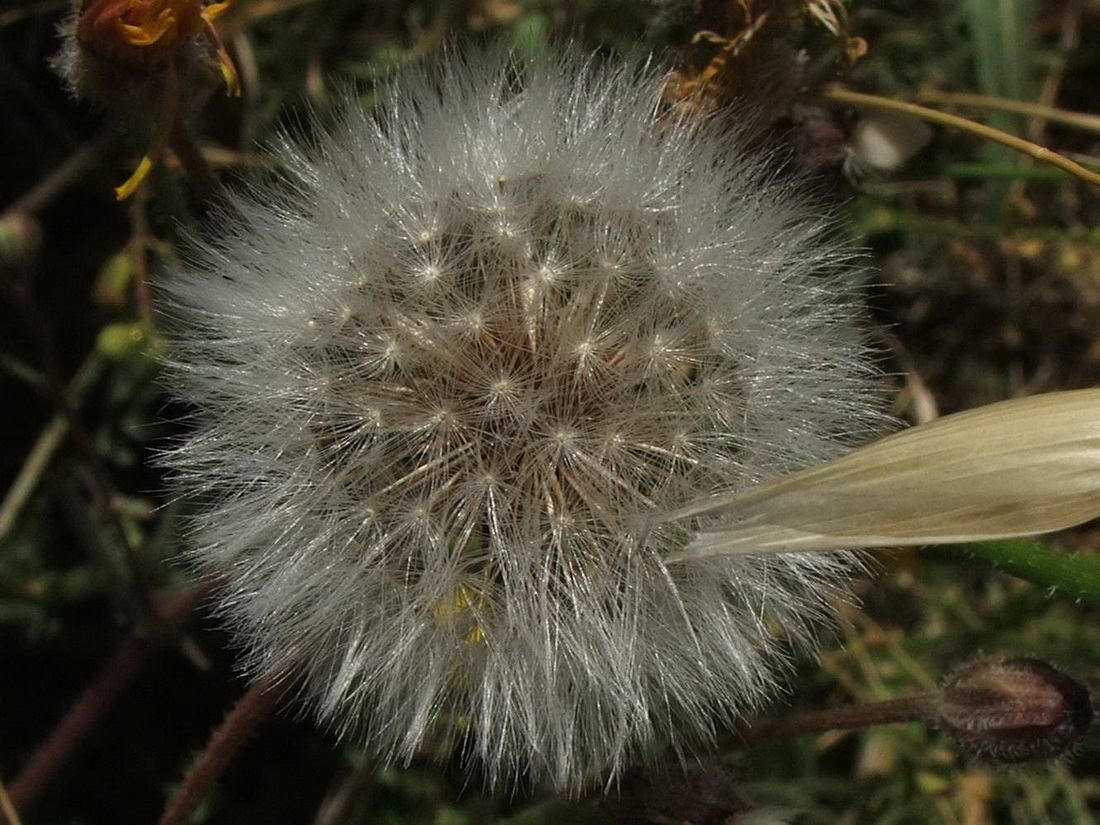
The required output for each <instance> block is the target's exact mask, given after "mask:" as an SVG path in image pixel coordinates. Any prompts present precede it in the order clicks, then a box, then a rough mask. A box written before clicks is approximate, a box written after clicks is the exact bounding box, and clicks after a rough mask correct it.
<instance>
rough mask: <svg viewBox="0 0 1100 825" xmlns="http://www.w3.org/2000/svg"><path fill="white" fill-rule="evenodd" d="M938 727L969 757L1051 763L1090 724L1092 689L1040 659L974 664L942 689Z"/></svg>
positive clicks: (998, 760)
mask: <svg viewBox="0 0 1100 825" xmlns="http://www.w3.org/2000/svg"><path fill="white" fill-rule="evenodd" d="M937 711H938V712H937V718H936V723H937V725H938V726H939V728H940V729H941V730H942V731H943V732H944V733H946V734H947V735H948V736H950V737H951V738H952V739H953V740H955V742H956V743H958V745H959V747H960V748H962V749H963V750H964V751H966V752H967V753H969V754H971V755H973V756H977V757H980V758H982V759H985V760H988V761H990V762H1026V761H1028V760H1031V759H1052V758H1054V757H1057V756H1062V755H1064V754H1065V753H1066V752H1067V751H1069V750H1070V749H1072V748H1073V747H1074V746H1076V745H1077V744H1078V743H1079V742H1080V741H1081V738H1082V737H1083V736H1084V735H1085V733H1086V732H1087V731H1088V729H1089V726H1090V725H1091V724H1092V718H1093V710H1092V701H1091V697H1090V695H1089V691H1088V689H1087V688H1086V687H1085V686H1084V685H1082V684H1081V683H1080V682H1078V681H1077V680H1076V679H1074V678H1073V677H1071V676H1068V675H1066V674H1065V673H1063V672H1062V671H1060V670H1058V669H1056V668H1054V667H1051V666H1050V665H1049V664H1047V663H1046V662H1043V661H1040V660H1039V659H1028V658H1019V659H1003V660H986V661H979V662H974V663H972V664H969V665H967V666H966V667H964V668H963V669H962V670H960V671H959V672H958V673H956V674H955V675H954V676H953V677H952V678H951V680H950V681H949V682H948V683H947V686H946V687H945V688H944V690H943V694H942V696H941V698H940V702H939V707H938V708H937Z"/></svg>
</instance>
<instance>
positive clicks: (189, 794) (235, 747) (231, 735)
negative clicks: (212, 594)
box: [160, 672, 291, 825]
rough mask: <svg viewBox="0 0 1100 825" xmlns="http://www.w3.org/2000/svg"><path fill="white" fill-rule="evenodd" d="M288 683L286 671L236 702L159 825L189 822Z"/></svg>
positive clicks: (170, 803) (279, 697)
mask: <svg viewBox="0 0 1100 825" xmlns="http://www.w3.org/2000/svg"><path fill="white" fill-rule="evenodd" d="M290 681H291V680H290V678H289V677H288V675H287V674H286V673H285V672H280V673H277V674H275V675H273V676H269V677H267V678H266V679H263V680H261V681H259V682H257V683H256V684H254V685H253V686H252V687H251V688H250V689H249V690H248V692H247V693H246V694H245V695H244V696H242V697H241V698H240V699H239V700H238V701H237V704H236V705H234V706H233V709H232V710H231V711H229V715H228V716H226V717H225V721H223V722H222V723H221V725H220V726H219V727H218V728H217V729H216V730H215V731H214V733H213V734H212V735H211V737H210V741H209V742H207V744H206V748H205V749H204V750H203V751H202V753H200V754H199V755H198V757H196V759H195V761H194V763H192V765H191V769H190V770H189V771H188V772H187V776H185V777H184V779H183V782H182V784H181V785H180V786H179V788H178V789H177V790H176V793H175V795H174V796H173V797H172V798H171V799H170V800H169V801H168V806H167V807H166V808H165V809H164V814H163V815H162V816H161V819H160V825H187V823H189V822H190V821H191V816H192V815H193V814H194V812H195V809H196V808H197V807H198V806H199V803H200V802H202V800H203V799H204V798H205V797H206V795H207V794H208V793H209V792H210V789H211V788H212V787H213V786H214V783H215V782H217V781H218V779H219V778H220V777H221V775H222V774H223V773H224V772H225V769H226V768H227V767H229V764H230V763H231V762H232V761H233V758H234V757H235V756H236V755H237V752H238V751H239V750H240V749H241V747H242V746H243V745H244V743H245V742H247V741H248V738H249V737H250V736H251V735H252V734H253V733H255V731H256V729H257V728H258V727H259V726H260V724H261V723H262V722H263V721H264V720H265V719H267V717H268V716H270V715H271V714H272V712H273V711H274V710H275V708H276V706H277V705H278V704H279V700H280V699H281V698H282V697H283V695H284V694H285V693H286V691H287V688H288V687H289V686H290Z"/></svg>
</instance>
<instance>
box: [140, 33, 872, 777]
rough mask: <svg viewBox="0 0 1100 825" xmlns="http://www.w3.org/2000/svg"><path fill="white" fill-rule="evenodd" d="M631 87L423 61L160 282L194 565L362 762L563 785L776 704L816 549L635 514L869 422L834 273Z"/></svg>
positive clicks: (827, 567) (806, 211)
mask: <svg viewBox="0 0 1100 825" xmlns="http://www.w3.org/2000/svg"><path fill="white" fill-rule="evenodd" d="M661 85H662V77H661V75H660V74H659V73H658V72H655V71H654V70H652V69H651V68H648V67H645V66H639V65H622V64H612V65H610V66H608V65H602V64H599V63H598V62H597V61H596V60H595V59H586V58H583V57H578V56H575V55H573V56H564V57H562V56H549V55H544V56H541V57H536V58H532V59H520V58H518V57H515V56H510V55H507V54H503V53H488V54H486V53H479V54H477V55H475V56H473V57H466V58H462V57H459V56H456V55H454V54H451V55H449V56H447V57H444V58H442V59H441V60H439V61H437V62H436V63H435V64H434V65H433V66H432V67H429V68H425V69H420V70H416V71H414V72H412V73H411V74H408V75H406V76H405V77H403V78H400V79H399V80H398V81H396V83H395V85H394V87H393V90H392V91H391V92H390V93H389V94H388V96H387V97H386V98H385V100H384V102H383V104H382V105H381V107H380V109H379V111H377V112H376V113H372V112H368V111H364V110H362V109H361V108H358V107H356V106H355V105H349V106H348V107H347V108H346V111H345V112H344V115H343V117H342V118H341V120H340V121H339V123H338V126H337V128H336V130H335V131H334V133H333V134H332V135H331V136H328V137H322V138H319V139H316V140H312V141H299V140H295V139H286V140H284V141H283V142H282V144H281V146H280V148H279V149H278V161H279V162H280V164H281V166H282V169H283V171H284V177H283V180H282V181H280V182H277V183H258V184H256V185H254V187H253V188H252V189H250V190H249V191H247V192H246V193H244V194H240V195H238V196H236V198H235V203H234V211H233V216H232V218H229V217H227V218H226V220H225V223H224V225H223V226H221V227H219V232H220V238H219V239H218V240H215V241H211V242H210V243H209V245H208V246H207V247H206V249H205V250H203V251H201V252H200V254H199V256H198V257H199V261H198V263H196V264H194V265H193V266H192V267H191V268H190V269H189V270H188V271H185V272H184V273H182V274H180V275H178V276H175V277H174V278H172V279H171V280H170V282H169V283H168V284H167V285H166V288H165V290H164V292H165V294H164V295H163V296H162V308H163V311H164V313H165V315H166V316H167V317H168V319H169V322H170V327H171V332H172V335H173V337H174V356H173V359H174V371H175V373H174V380H175V382H176V383H177V385H178V392H179V394H180V396H181V397H182V398H184V399H186V400H188V401H190V402H191V403H193V404H194V406H195V407H196V408H197V409H198V411H199V415H200V419H201V422H202V424H201V427H200V428H199V429H198V431H197V432H196V433H195V434H194V435H193V436H191V437H190V439H189V440H188V441H186V442H185V443H183V444H182V445H181V446H180V447H178V449H176V450H174V451H173V452H172V453H171V455H170V458H169V462H170V464H171V465H172V466H173V467H174V468H175V470H176V472H177V474H178V476H179V478H180V480H181V483H182V484H183V485H184V486H185V487H187V488H190V489H191V490H192V491H193V492H195V493H197V494H198V495H199V496H200V497H201V498H203V499H205V500H206V505H207V506H206V507H205V509H204V510H203V512H202V514H201V515H200V516H198V517H197V519H196V521H195V523H194V530H193V542H194V547H193V550H192V558H193V559H194V560H195V561H196V562H197V563H198V565H199V566H200V567H201V568H203V569H209V570H213V571H217V572H218V573H220V574H222V575H223V577H224V581H225V583H226V585H225V595H224V599H223V602H222V612H223V613H224V615H225V616H226V617H228V619H229V620H230V622H231V623H232V625H233V627H234V628H235V630H236V633H237V637H238V639H239V641H240V642H241V644H242V646H243V647H244V648H245V649H246V650H247V664H248V666H249V668H250V669H251V671H252V672H254V673H256V674H260V673H263V672H266V671H269V670H271V669H277V668H294V669H296V670H298V671H300V672H302V673H303V678H304V684H305V693H306V695H307V696H309V697H310V698H311V700H312V702H313V703H314V705H315V706H316V707H317V708H318V710H319V712H320V715H321V716H322V717H323V718H324V719H325V720H327V721H328V723H330V724H331V725H332V726H333V727H334V728H336V729H338V730H339V731H341V732H343V733H346V734H348V735H354V736H357V737H361V739H362V741H365V742H367V743H368V745H369V746H370V747H371V748H372V750H373V751H374V752H375V753H377V754H378V755H379V756H380V757H381V758H386V759H408V758H411V757H412V756H413V755H415V754H418V753H422V752H432V753H438V752H440V750H452V749H453V750H454V751H455V752H457V753H459V754H461V755H462V756H463V757H464V758H465V760H466V761H467V762H469V763H471V764H472V765H475V766H476V765H478V764H480V766H481V768H482V771H483V774H484V776H485V778H486V780H487V781H488V782H490V783H500V782H507V783H512V782H517V781H520V782H537V781H544V782H549V783H551V784H552V785H553V786H555V787H557V788H559V789H562V790H567V791H576V790H578V789H579V788H581V787H582V786H583V785H584V784H585V783H586V782H588V781H591V780H604V779H607V778H608V777H609V776H614V775H615V774H616V773H617V772H619V771H620V770H621V769H622V768H623V767H624V766H625V765H626V764H628V763H629V762H630V761H631V760H633V759H635V758H636V757H638V756H639V755H641V754H643V753H644V752H645V750H646V748H647V747H650V746H652V744H653V743H654V742H656V741H671V742H672V743H673V744H674V745H675V746H677V747H681V748H682V747H689V746H691V745H692V744H695V743H700V742H705V741H706V740H707V739H708V738H709V737H710V736H711V735H712V734H713V732H714V731H715V729H716V728H718V727H720V726H726V725H731V724H733V723H734V722H736V721H737V720H738V719H740V718H741V717H742V716H743V715H744V714H745V713H746V712H748V711H751V710H753V709H756V708H758V707H759V706H760V704H761V703H762V701H763V700H765V699H766V698H767V697H769V696H770V695H772V694H773V692H774V690H775V688H776V685H777V671H781V670H782V668H783V664H784V661H785V657H784V647H783V646H782V645H780V644H779V643H778V642H777V641H776V634H777V632H778V633H779V634H780V635H782V636H786V637H788V638H790V639H793V640H795V641H796V642H803V641H809V639H810V637H811V631H812V628H813V626H814V625H815V624H816V623H817V621H818V620H819V619H821V618H823V617H825V616H827V615H828V613H829V610H828V598H829V595H830V594H831V593H832V592H833V591H834V590H835V586H836V585H838V584H840V583H841V582H842V580H843V574H844V572H845V570H846V569H847V568H848V567H849V566H850V563H851V559H850V557H848V556H846V555H843V554H816V555H807V554H785V555H778V556H771V557H767V558H754V557H752V556H751V555H748V556H745V555H740V556H738V557H736V558H731V559H727V558H699V559H694V558H686V559H682V560H680V561H678V562H677V563H676V564H669V565H666V563H665V561H666V557H670V556H672V555H673V554H677V553H681V552H682V551H683V550H684V548H685V547H686V546H687V544H688V543H689V542H690V541H691V539H692V537H693V530H692V529H691V528H690V526H683V525H681V524H678V523H675V522H671V521H669V520H668V519H667V518H665V516H667V515H668V514H670V513H672V512H674V511H676V510H677V509H679V508H683V507H685V506H687V505H688V504H689V503H691V502H693V501H696V500H698V499H699V498H700V497H705V496H709V495H719V494H726V493H731V492H735V491H738V490H741V489H744V488H746V487H748V486H750V485H751V484H753V483H754V482H756V481H759V480H762V479H767V478H772V477H775V476H778V475H780V474H782V473H784V472H787V471H789V470H792V469H795V468H800V467H804V466H807V465H810V464H814V463H816V462H818V461H820V460H823V459H827V458H831V457H834V456H836V455H839V454H841V453H843V452H844V451H845V449H846V448H847V447H849V446H851V445H852V444H853V443H854V442H856V441H861V440H864V439H865V438H866V437H867V435H868V433H869V432H870V431H871V430H872V429H873V428H875V427H877V426H878V425H879V424H881V417H880V415H879V413H878V412H877V411H876V410H877V407H876V403H875V400H874V399H875V395H876V382H875V378H874V371H873V369H872V368H871V367H870V366H869V365H868V358H867V352H866V350H865V347H864V346H863V344H862V342H861V338H860V335H859V334H858V332H857V331H856V325H855V319H856V317H857V315H858V311H857V308H856V306H855V302H854V300H853V298H852V291H851V281H852V279H853V278H852V276H853V267H852V265H851V261H850V256H849V255H848V254H847V253H846V252H845V251H844V250H843V249H841V248H838V246H837V245H835V244H834V243H833V242H832V241H830V240H829V239H828V238H827V232H826V227H825V226H824V224H823V221H822V220H821V219H820V217H818V216H815V214H814V213H813V211H812V209H810V208H809V207H807V206H806V205H805V203H804V201H803V199H802V198H801V197H800V195H799V194H798V193H797V192H796V191H794V190H792V189H791V188H790V184H789V182H785V181H783V180H781V179H780V178H779V177H778V176H777V175H776V174H775V172H774V170H772V169H770V167H769V165H768V164H767V163H765V162H762V161H760V160H759V159H752V158H750V157H747V156H746V155H744V154H743V153H739V152H737V151H736V149H735V148H733V147H732V146H731V144H730V140H729V137H728V136H723V135H721V134H719V133H718V132H716V131H714V130H713V129H712V127H710V126H707V125H706V124H704V123H702V122H700V121H696V120H690V119H688V120H677V119H673V118H671V117H669V118H663V117H662V114H661V104H660V98H661Z"/></svg>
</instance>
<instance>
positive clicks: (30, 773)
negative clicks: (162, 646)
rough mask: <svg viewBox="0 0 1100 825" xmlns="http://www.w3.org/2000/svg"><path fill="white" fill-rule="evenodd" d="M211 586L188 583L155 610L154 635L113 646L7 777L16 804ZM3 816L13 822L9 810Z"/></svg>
mask: <svg viewBox="0 0 1100 825" xmlns="http://www.w3.org/2000/svg"><path fill="white" fill-rule="evenodd" d="M212 587H213V581H212V580H204V581H201V582H198V583H197V584H194V585H192V586H190V587H189V588H188V589H187V590H186V591H185V592H184V593H182V594H181V595H180V596H178V597H177V598H176V599H175V600H174V601H173V602H172V603H171V604H169V605H168V606H167V607H165V608H164V609H163V610H161V611H158V619H159V623H158V625H157V627H156V630H157V631H159V632H158V633H157V634H155V635H152V636H151V635H150V634H149V633H148V632H142V631H135V632H133V633H131V634H130V636H129V638H127V639H126V641H124V642H123V643H122V644H121V645H120V646H119V647H118V649H117V650H116V651H115V653H114V655H113V656H112V657H111V658H110V660H109V661H108V662H107V664H106V665H104V667H103V668H102V670H100V672H99V674H98V675H97V676H96V678H95V679H94V680H92V682H91V683H90V684H89V685H88V686H87V687H86V688H85V689H84V691H83V692H82V693H81V694H80V697H79V698H78V699H77V700H76V702H74V703H73V705H72V707H71V708H69V711H68V712H67V713H66V714H65V716H64V717H62V719H61V720H60V721H59V722H58V723H57V725H56V726H54V729H53V730H52V731H51V732H50V734H49V736H47V737H46V739H45V741H43V742H42V744H40V745H39V746H38V747H37V748H36V749H35V750H34V752H33V753H32V754H31V756H30V758H29V759H28V760H27V763H26V765H24V767H23V770H21V771H20V772H19V774H18V776H16V777H15V779H14V780H13V781H12V784H11V799H12V803H13V804H14V805H15V807H16V808H22V809H26V808H27V807H28V806H29V805H30V804H31V803H32V802H34V800H35V799H36V798H37V797H38V795H39V794H40V793H41V792H42V790H43V789H44V788H45V787H46V785H47V784H48V783H49V781H50V780H51V779H52V778H53V776H54V775H55V774H56V773H57V771H58V769H59V768H61V766H62V765H64V764H65V762H66V761H68V759H69V757H70V756H71V755H72V752H73V751H74V750H75V749H76V746H77V745H78V744H80V742H81V741H83V739H84V738H85V737H86V736H87V735H88V733H89V732H90V731H91V730H92V728H93V727H95V725H96V724H97V723H98V722H99V720H100V719H102V718H103V715H104V714H105V713H106V712H107V711H108V710H109V709H110V708H111V707H112V706H113V705H114V703H115V700H117V699H118V697H119V696H120V695H121V693H122V691H123V690H124V689H125V688H126V686H127V685H129V684H130V682H131V681H132V679H133V677H134V675H135V674H136V673H137V672H138V670H139V669H140V667H141V665H142V664H144V662H145V660H146V659H148V657H149V654H150V653H151V652H152V651H153V650H155V649H156V648H157V642H159V641H160V640H161V639H163V638H170V632H171V631H172V630H173V629H174V628H175V627H176V626H177V625H179V624H180V623H181V622H182V621H183V620H184V619H185V618H186V617H187V616H189V615H190V614H191V612H192V611H193V610H194V609H195V607H196V606H197V605H198V604H199V603H200V602H201V601H202V600H203V599H205V598H206V596H207V595H208V594H209V592H210V590H211V588H212ZM7 821H8V822H9V823H14V822H15V820H13V819H12V818H11V816H10V815H9V816H8V819H7Z"/></svg>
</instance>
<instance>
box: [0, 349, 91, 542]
mask: <svg viewBox="0 0 1100 825" xmlns="http://www.w3.org/2000/svg"><path fill="white" fill-rule="evenodd" d="M102 372H103V360H102V359H101V358H100V357H99V354H98V353H97V352H92V354H91V355H89V356H88V357H87V358H86V359H85V361H84V363H83V364H82V365H81V367H80V369H79V370H78V371H77V373H76V376H75V377H74V378H73V380H72V381H71V382H69V388H68V396H69V400H70V403H71V404H72V405H73V407H74V408H78V407H79V405H80V402H81V400H82V399H83V397H84V393H85V392H86V391H87V390H88V388H89V387H91V386H92V385H93V384H94V383H95V382H96V381H98V380H99V377H100V375H101V374H102ZM68 433H69V419H68V417H67V416H65V415H63V414H61V413H57V414H56V415H54V417H53V419H52V420H51V421H50V423H49V424H47V425H46V428H45V429H44V430H43V431H42V434H41V435H40V436H39V437H38V440H37V441H35V443H34V447H33V448H32V449H31V451H30V453H29V454H28V455H27V458H26V460H25V461H24V462H23V466H22V467H21V468H20V470H19V475H17V476H16V478H15V481H14V482H12V485H11V487H10V488H8V492H7V493H6V494H5V496H4V499H3V501H2V502H0V540H3V539H4V538H5V537H6V536H7V535H8V533H10V532H11V530H12V528H13V527H14V526H15V524H16V522H17V521H18V519H19V515H20V513H22V511H23V507H24V506H25V505H26V503H27V501H28V500H29V499H30V497H31V494H32V493H33V492H34V490H35V488H36V487H37V486H38V482H39V481H40V480H41V478H42V474H43V473H44V472H45V470H46V468H47V467H49V465H50V461H51V460H52V459H53V456H54V454H55V453H56V452H57V449H58V447H60V446H61V445H62V444H63V443H64V441H65V437H66V436H67V435H68Z"/></svg>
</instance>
